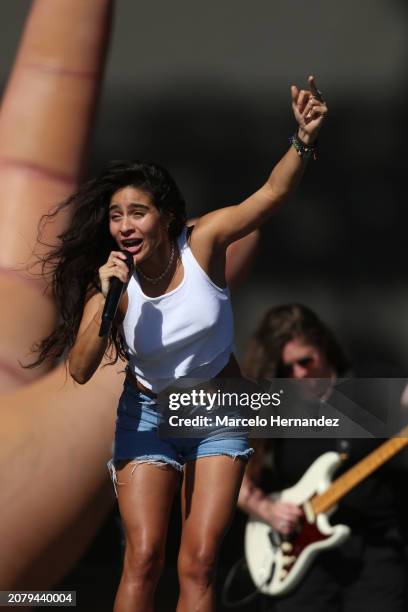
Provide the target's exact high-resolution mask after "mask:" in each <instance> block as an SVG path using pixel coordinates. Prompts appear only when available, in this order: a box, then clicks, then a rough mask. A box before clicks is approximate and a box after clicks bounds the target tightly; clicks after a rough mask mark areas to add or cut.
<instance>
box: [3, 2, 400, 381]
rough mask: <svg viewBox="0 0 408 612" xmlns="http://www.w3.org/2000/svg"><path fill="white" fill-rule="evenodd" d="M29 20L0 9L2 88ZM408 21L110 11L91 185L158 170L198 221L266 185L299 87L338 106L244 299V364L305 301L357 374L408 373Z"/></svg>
mask: <svg viewBox="0 0 408 612" xmlns="http://www.w3.org/2000/svg"><path fill="white" fill-rule="evenodd" d="M29 5H30V2H29V1H28V0H18V2H4V3H1V4H0V19H1V23H2V24H3V27H2V36H1V39H0V81H1V82H2V83H3V84H4V83H5V79H6V77H7V74H8V71H9V70H10V67H11V65H12V61H13V57H14V53H15V49H16V47H17V44H18V40H19V36H20V33H21V30H22V27H23V23H24V18H25V15H26V13H27V10H28V7H29ZM407 18H408V4H407V2H406V1H405V0H360V1H359V2H354V1H353V0H343V1H342V2H338V1H336V0H309V1H308V2H299V1H298V0H254V1H253V2H251V3H248V2H243V1H242V0H223V1H222V2H215V1H212V2H211V1H210V2H206V3H204V2H199V3H198V2H189V1H188V0H179V1H177V2H165V0H160V1H156V2H155V1H152V2H149V3H147V2H143V3H142V2H137V1H135V0H118V1H117V3H116V13H115V23H114V29H113V36H112V42H111V49H110V54H109V59H108V65H107V70H106V78H105V84H104V90H103V93H102V97H101V103H100V107H99V114H98V117H97V122H96V129H95V132H94V139H93V144H92V150H91V157H90V164H89V172H91V173H92V172H94V171H96V170H98V169H99V168H100V167H101V166H103V165H104V164H105V162H106V161H108V160H109V159H126V158H146V159H152V160H155V161H159V162H161V163H163V164H164V165H166V166H168V167H169V169H170V170H171V171H172V173H173V174H174V176H175V178H176V180H177V181H178V183H179V185H180V187H181V189H182V191H183V193H184V195H185V198H186V200H187V203H188V208H189V213H190V215H191V216H195V215H200V214H202V213H204V212H205V211H208V210H211V209H214V208H217V207H219V206H223V205H226V204H232V203H237V202H239V201H241V200H242V199H244V198H245V197H246V196H247V195H248V194H250V193H251V192H252V191H254V190H255V189H257V188H258V187H259V186H260V185H261V184H262V182H263V181H264V180H265V179H266V178H267V176H268V174H269V172H270V170H271V168H272V166H273V164H274V163H275V162H276V161H277V160H278V159H279V157H280V156H281V155H282V153H283V152H284V150H285V149H286V147H287V146H288V137H289V136H290V135H291V134H292V133H293V131H294V125H295V124H294V120H293V118H292V114H291V108H290V98H289V87H290V85H291V84H292V83H296V84H298V85H299V86H301V85H303V86H305V85H306V77H307V75H308V74H315V75H316V76H317V78H318V83H319V86H320V88H321V89H322V91H323V92H324V94H325V96H326V98H327V101H328V103H329V107H330V116H329V119H328V122H327V124H326V126H325V129H324V131H323V132H322V135H321V138H320V159H319V161H318V162H317V163H313V164H310V167H309V169H308V171H307V175H306V177H305V179H304V181H303V183H302V185H301V187H300V188H299V190H298V191H297V193H296V194H295V195H294V196H293V197H292V198H291V200H290V202H288V203H287V204H286V205H285V206H284V207H283V208H282V209H281V210H280V211H278V212H277V214H276V215H275V217H274V219H273V220H272V221H271V222H270V223H269V224H268V225H267V226H265V227H264V228H263V230H262V240H261V246H260V254H259V257H258V260H257V263H256V265H255V268H254V270H253V273H252V275H251V279H250V281H249V282H248V283H247V284H246V286H245V288H243V289H241V290H239V291H238V292H237V293H236V295H235V299H234V306H235V315H236V331H237V342H238V348H239V351H240V353H241V354H242V350H243V348H244V346H245V344H246V342H247V340H248V338H249V336H250V334H251V332H252V330H253V329H254V327H255V325H256V324H257V321H258V320H259V318H260V316H261V315H262V313H263V312H264V311H265V309H266V308H268V307H269V306H271V305H274V304H279V303H282V302H286V301H300V302H303V303H305V304H307V305H309V306H311V307H312V308H314V309H315V310H316V311H317V312H318V313H319V314H320V315H321V316H322V317H323V318H324V320H325V321H326V322H327V323H328V324H329V325H331V326H332V327H333V328H334V329H335V331H336V332H337V334H338V336H339V337H340V339H341V341H342V343H343V344H344V345H345V347H346V349H347V350H348V352H349V354H350V356H351V357H352V358H353V359H354V361H361V362H364V363H365V362H367V360H368V361H370V362H387V363H388V364H390V365H395V366H401V367H403V368H404V370H405V371H406V370H408V351H407V350H406V345H407V339H408V319H407V317H406V316H405V309H406V304H407V303H408V299H407V298H408V291H407V287H406V264H405V260H406V247H405V242H406V240H405V237H406V228H407V225H408V223H407V222H408V209H407V197H406V196H407V180H406V178H407V168H406V149H407V138H408V133H407V129H406V112H407V111H406V108H407V103H408V99H407V98H408V95H407V94H408V92H407V81H408V70H407V67H408V62H407V41H408V38H407V27H406V23H407ZM67 121H69V117H67Z"/></svg>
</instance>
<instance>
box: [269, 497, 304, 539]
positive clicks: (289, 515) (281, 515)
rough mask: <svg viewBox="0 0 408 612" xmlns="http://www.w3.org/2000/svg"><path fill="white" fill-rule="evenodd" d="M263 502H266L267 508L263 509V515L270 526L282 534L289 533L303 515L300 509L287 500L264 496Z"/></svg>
mask: <svg viewBox="0 0 408 612" xmlns="http://www.w3.org/2000/svg"><path fill="white" fill-rule="evenodd" d="M263 503H265V504H266V503H267V504H268V506H269V507H268V508H265V509H264V512H263V514H264V516H265V515H266V516H268V522H269V524H270V525H271V527H272V528H273V529H274V530H275V531H278V532H279V533H281V534H282V535H289V534H290V533H291V532H292V531H294V530H295V529H296V527H297V526H298V524H299V520H300V519H301V518H302V516H303V512H302V510H301V509H300V508H299V507H298V506H295V504H289V503H287V502H281V501H279V500H275V501H274V500H272V499H270V498H269V497H268V498H265V501H264V502H263Z"/></svg>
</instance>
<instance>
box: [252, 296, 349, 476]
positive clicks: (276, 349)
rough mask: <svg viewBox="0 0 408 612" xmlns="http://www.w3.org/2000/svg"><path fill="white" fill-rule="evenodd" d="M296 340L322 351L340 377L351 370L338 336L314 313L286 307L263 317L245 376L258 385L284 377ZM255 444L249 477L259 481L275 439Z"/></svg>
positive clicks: (301, 306)
mask: <svg viewBox="0 0 408 612" xmlns="http://www.w3.org/2000/svg"><path fill="white" fill-rule="evenodd" d="M295 339H301V340H302V341H304V342H305V343H306V344H311V345H312V346H315V347H316V348H318V349H319V350H320V351H321V352H322V353H323V354H324V355H325V357H326V360H327V363H328V364H329V365H330V366H331V367H332V368H333V369H334V371H335V372H336V374H337V375H338V376H342V375H344V374H345V373H346V372H347V370H349V369H350V362H349V361H348V359H347V357H346V355H345V353H344V351H343V349H342V348H341V346H340V344H339V343H338V341H337V339H336V337H335V335H334V334H333V332H332V331H331V330H330V329H329V328H328V327H327V325H326V324H325V323H323V321H322V320H321V319H319V317H318V316H317V314H315V313H314V312H313V310H311V309H310V308H307V306H303V305H302V304H283V305H281V306H275V307H274V308H271V309H270V310H268V311H267V312H266V313H265V315H264V316H263V318H262V320H261V323H260V324H259V326H258V328H257V330H256V331H255V333H254V335H253V337H252V339H251V341H250V343H249V346H248V349H247V352H246V354H245V357H244V361H243V368H242V370H243V372H244V375H245V376H247V377H248V378H250V379H251V380H254V381H257V382H259V381H262V380H271V379H272V378H280V377H284V370H283V368H282V351H283V348H284V346H285V344H287V343H288V342H290V341H291V340H295ZM251 444H252V446H253V447H254V448H255V455H254V456H253V458H252V459H251V461H250V463H249V465H248V468H247V474H248V475H249V477H250V478H252V479H253V480H255V481H258V480H259V478H260V474H261V469H262V464H263V459H264V456H265V453H266V452H267V450H268V448H270V446H271V440H269V439H264V438H257V439H254V440H251Z"/></svg>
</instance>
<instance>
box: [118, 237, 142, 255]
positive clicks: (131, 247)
mask: <svg viewBox="0 0 408 612" xmlns="http://www.w3.org/2000/svg"><path fill="white" fill-rule="evenodd" d="M121 245H122V248H123V249H125V250H126V251H129V253H132V255H137V253H139V252H140V250H141V248H142V246H143V238H132V239H130V238H129V240H121Z"/></svg>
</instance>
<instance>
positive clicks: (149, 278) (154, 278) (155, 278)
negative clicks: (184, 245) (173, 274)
mask: <svg viewBox="0 0 408 612" xmlns="http://www.w3.org/2000/svg"><path fill="white" fill-rule="evenodd" d="M174 252H175V249H174V243H172V245H171V251H170V257H169V262H168V264H167V266H166V267H165V269H164V270H163V272H162V273H161V274H159V276H147V275H146V274H145V273H144V272H142V271H141V269H140V268H139V267H137V273H138V274H140V276H141V277H142V278H144V279H145V280H146V281H147V282H148V283H152V284H153V285H156V284H157V283H158V282H159V281H161V279H162V278H164V277H165V276H166V274H167V273H168V271H169V270H170V268H171V264H172V263H173V260H174Z"/></svg>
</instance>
